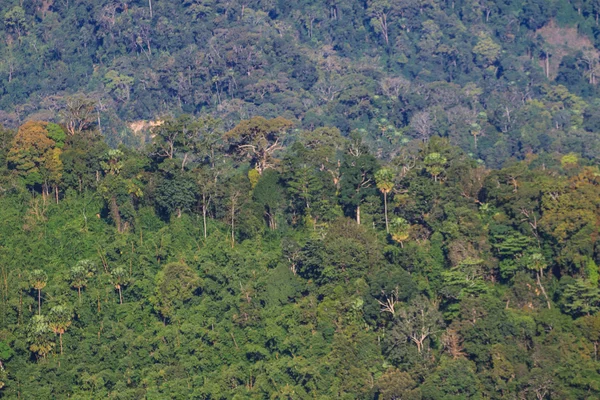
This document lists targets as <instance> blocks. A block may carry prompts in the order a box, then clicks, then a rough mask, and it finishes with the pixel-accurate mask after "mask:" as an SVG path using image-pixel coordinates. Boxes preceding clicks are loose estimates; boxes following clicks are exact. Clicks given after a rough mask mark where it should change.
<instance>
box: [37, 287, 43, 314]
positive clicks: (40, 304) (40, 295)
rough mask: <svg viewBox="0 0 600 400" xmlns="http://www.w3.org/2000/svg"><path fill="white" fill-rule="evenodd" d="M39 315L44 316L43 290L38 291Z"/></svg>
mask: <svg viewBox="0 0 600 400" xmlns="http://www.w3.org/2000/svg"><path fill="white" fill-rule="evenodd" d="M37 291H38V315H42V289H38V290H37Z"/></svg>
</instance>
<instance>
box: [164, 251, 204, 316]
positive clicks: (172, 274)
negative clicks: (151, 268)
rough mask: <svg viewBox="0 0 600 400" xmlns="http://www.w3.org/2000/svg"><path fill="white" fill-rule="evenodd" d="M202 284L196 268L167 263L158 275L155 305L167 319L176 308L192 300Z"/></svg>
mask: <svg viewBox="0 0 600 400" xmlns="http://www.w3.org/2000/svg"><path fill="white" fill-rule="evenodd" d="M199 286H200V278H199V277H198V275H197V274H196V272H195V271H194V270H192V269H191V268H190V267H189V266H187V265H185V264H182V263H169V264H166V265H165V266H164V267H163V268H162V270H161V271H160V272H159V273H158V274H157V275H156V290H155V295H154V298H155V301H154V307H155V308H156V310H157V311H158V312H159V313H160V314H161V315H162V316H163V318H165V319H167V318H169V317H171V316H172V315H173V312H174V311H175V309H176V308H178V307H180V306H181V305H182V304H183V303H185V302H187V301H188V300H190V299H191V298H192V296H193V294H194V292H195V291H196V290H197V289H198V287H199Z"/></svg>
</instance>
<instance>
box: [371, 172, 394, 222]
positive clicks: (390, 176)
mask: <svg viewBox="0 0 600 400" xmlns="http://www.w3.org/2000/svg"><path fill="white" fill-rule="evenodd" d="M375 183H376V184H377V189H379V191H380V192H381V193H383V209H384V214H385V231H386V232H387V233H390V226H389V223H388V202H387V195H388V194H389V193H390V192H391V191H392V190H393V189H394V173H393V172H392V170H391V169H389V168H382V169H380V170H379V171H377V172H376V173H375Z"/></svg>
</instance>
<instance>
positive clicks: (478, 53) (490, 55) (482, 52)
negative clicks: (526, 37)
mask: <svg viewBox="0 0 600 400" xmlns="http://www.w3.org/2000/svg"><path fill="white" fill-rule="evenodd" d="M478 37H479V39H478V41H477V44H476V45H475V47H473V54H475V57H476V59H477V61H478V62H479V64H480V65H481V66H483V67H484V68H488V67H490V66H491V65H493V64H494V63H495V62H496V61H497V60H498V56H499V55H500V51H501V50H502V47H500V45H498V44H496V43H495V42H494V41H493V40H492V38H490V37H489V36H488V35H486V34H484V33H480V34H479V35H478Z"/></svg>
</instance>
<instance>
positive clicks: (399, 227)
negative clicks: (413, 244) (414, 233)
mask: <svg viewBox="0 0 600 400" xmlns="http://www.w3.org/2000/svg"><path fill="white" fill-rule="evenodd" d="M390 233H391V234H392V239H393V240H394V241H395V242H397V243H400V247H404V242H405V241H406V240H407V239H408V238H409V237H410V224H409V223H408V221H407V220H405V219H404V218H402V217H397V218H394V219H393V220H392V223H391V229H390Z"/></svg>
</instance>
